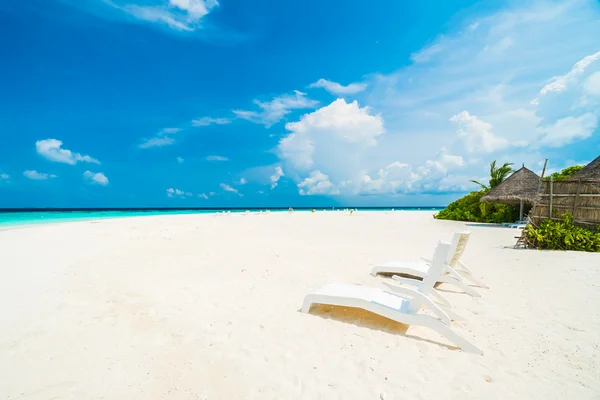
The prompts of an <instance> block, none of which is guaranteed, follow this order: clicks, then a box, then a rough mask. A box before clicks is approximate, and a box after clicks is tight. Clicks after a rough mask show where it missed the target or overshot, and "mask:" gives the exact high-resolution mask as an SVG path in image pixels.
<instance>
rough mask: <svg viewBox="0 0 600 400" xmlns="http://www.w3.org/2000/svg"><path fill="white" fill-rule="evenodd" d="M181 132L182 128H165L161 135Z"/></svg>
mask: <svg viewBox="0 0 600 400" xmlns="http://www.w3.org/2000/svg"><path fill="white" fill-rule="evenodd" d="M178 132H181V128H164V129H163V130H162V131H161V133H163V134H165V133H166V134H168V135H173V134H175V133H178Z"/></svg>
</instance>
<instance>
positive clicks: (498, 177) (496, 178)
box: [470, 160, 514, 190]
mask: <svg viewBox="0 0 600 400" xmlns="http://www.w3.org/2000/svg"><path fill="white" fill-rule="evenodd" d="M511 165H513V164H512V163H504V164H503V165H502V166H501V167H496V160H494V161H492V162H491V164H490V183H489V186H486V185H484V184H483V183H479V182H477V181H474V180H471V181H470V182H473V183H476V184H478V185H479V186H481V187H482V188H483V189H484V190H490V189H493V188H495V187H496V186H498V185H499V184H501V183H502V182H503V181H504V180H505V179H506V177H507V176H508V175H509V174H510V173H512V172H514V169H512V168H511Z"/></svg>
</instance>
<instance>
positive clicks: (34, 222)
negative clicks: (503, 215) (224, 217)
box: [0, 207, 439, 231]
mask: <svg viewBox="0 0 600 400" xmlns="http://www.w3.org/2000/svg"><path fill="white" fill-rule="evenodd" d="M148 210H149V211H147V212H148V214H147V215H145V214H135V215H126V214H123V215H118V216H102V215H98V216H91V217H88V216H84V217H74V218H68V216H69V213H71V212H80V211H79V210H78V211H58V212H60V213H64V215H65V218H56V219H49V220H47V221H44V220H24V221H23V222H22V223H3V222H2V220H1V219H0V231H2V230H11V229H22V228H28V227H33V226H38V225H50V224H64V223H72V222H93V221H102V220H109V219H122V218H135V217H155V216H170V215H173V216H176V215H219V214H224V213H225V212H226V211H231V215H240V214H242V215H245V214H247V213H248V212H249V213H250V214H252V215H254V214H261V213H264V214H268V213H273V214H279V213H288V209H280V208H277V209H269V208H262V209H259V208H257V209H223V210H217V209H215V210H214V212H168V211H167V212H164V213H162V212H155V213H153V211H151V210H153V209H148ZM185 210H188V209H185ZM185 210H182V211H185ZM234 210H235V211H234ZM312 210H313V209H310V208H302V209H294V211H293V212H298V213H310V212H312ZM314 210H315V213H323V212H328V213H331V212H336V213H341V212H348V209H314ZM203 211H204V210H203ZM267 211H268V212H267ZM437 211H439V209H437V208H426V207H423V209H421V208H417V209H413V208H407V209H404V208H400V209H394V208H390V209H388V208H363V209H358V212H361V213H365V212H368V213H371V212H377V213H391V212H437ZM45 212H49V213H55V212H57V211H51V210H44V211H25V212H22V211H1V210H0V217H1V216H2V214H3V213H7V214H10V213H24V214H26V213H32V214H33V213H45ZM85 212H87V211H85ZM110 212H113V211H111V210H106V211H97V213H99V214H101V213H110ZM135 212H136V211H132V213H135Z"/></svg>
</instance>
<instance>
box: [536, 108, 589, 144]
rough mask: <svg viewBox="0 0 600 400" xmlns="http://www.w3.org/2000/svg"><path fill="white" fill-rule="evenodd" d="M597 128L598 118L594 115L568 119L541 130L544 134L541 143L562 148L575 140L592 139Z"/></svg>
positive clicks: (587, 114)
mask: <svg viewBox="0 0 600 400" xmlns="http://www.w3.org/2000/svg"><path fill="white" fill-rule="evenodd" d="M597 127H598V118H597V117H596V115H594V114H593V113H586V114H583V115H580V116H578V117H566V118H563V119H560V120H558V121H556V122H555V123H554V124H552V125H549V126H545V127H542V128H540V130H541V131H542V132H543V136H542V139H541V142H542V144H544V145H547V146H550V147H561V146H564V145H566V144H569V143H572V142H574V141H575V140H582V139H586V138H588V137H590V136H591V135H592V133H593V132H594V130H595V129H596V128H597Z"/></svg>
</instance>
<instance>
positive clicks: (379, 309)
mask: <svg viewBox="0 0 600 400" xmlns="http://www.w3.org/2000/svg"><path fill="white" fill-rule="evenodd" d="M450 247H451V245H450V244H448V243H441V242H440V243H439V244H438V246H437V248H436V251H435V254H434V257H433V260H432V264H431V268H430V271H429V275H427V276H425V277H424V279H423V282H422V284H421V285H420V287H419V290H414V289H410V288H407V287H404V286H398V285H395V284H394V283H391V282H383V284H384V285H385V286H387V287H388V288H389V289H390V290H389V291H388V290H382V289H378V288H373V287H368V286H360V285H349V284H344V283H330V284H328V285H325V286H323V287H322V288H321V289H319V290H317V291H316V292H313V293H310V294H308V295H306V297H305V298H304V303H303V305H302V311H303V312H305V313H308V312H310V309H311V306H312V305H313V304H328V305H333V306H341V307H352V308H360V309H363V310H366V311H369V312H372V313H374V314H378V315H381V316H383V317H385V318H388V319H391V320H393V321H396V322H399V323H402V324H406V325H418V326H425V327H428V328H431V329H433V330H434V331H436V332H438V333H439V334H440V335H442V336H444V337H445V338H447V339H448V340H450V341H451V342H452V343H454V344H455V345H457V346H458V347H460V348H461V349H462V350H464V351H466V352H470V353H476V354H483V351H481V349H479V348H478V347H477V346H475V345H474V344H472V343H471V342H469V341H468V340H467V339H465V338H463V337H462V336H460V335H459V334H458V333H457V332H455V331H454V330H453V329H452V328H451V326H450V323H451V322H450V321H451V317H450V315H449V314H448V310H443V309H442V308H441V307H440V306H439V305H437V304H436V303H434V302H433V301H432V300H431V299H430V298H429V297H428V293H429V291H430V290H432V289H433V285H435V283H436V281H437V280H438V279H439V275H441V274H442V273H443V269H444V265H445V260H446V257H447V253H448V252H449V251H450ZM421 308H427V309H429V310H430V311H431V312H432V313H433V314H434V315H435V317H434V316H431V315H427V314H421V313H419V311H420V309H421Z"/></svg>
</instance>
